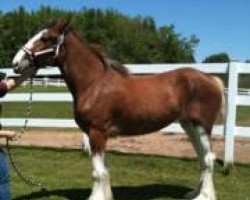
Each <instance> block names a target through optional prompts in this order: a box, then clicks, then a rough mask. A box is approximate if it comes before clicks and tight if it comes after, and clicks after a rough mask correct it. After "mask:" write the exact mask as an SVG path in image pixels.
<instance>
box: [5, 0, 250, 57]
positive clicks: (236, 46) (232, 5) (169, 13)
mask: <svg viewBox="0 0 250 200" xmlns="http://www.w3.org/2000/svg"><path fill="white" fill-rule="evenodd" d="M20 5H22V6H24V7H25V9H26V10H28V11H31V10H36V9H39V7H40V6H41V5H50V6H51V7H54V8H60V9H65V10H75V11H78V10H81V9H82V8H101V9H110V8H112V9H115V10H117V11H119V12H121V13H123V14H125V15H128V16H131V17H133V16H137V15H141V16H151V17H153V18H154V19H155V22H156V24H157V26H158V27H160V26H163V25H170V24H173V25H174V26H175V30H176V31H177V32H178V33H180V34H181V35H182V36H185V37H189V36H190V35H192V34H195V35H196V36H197V38H199V40H200V43H199V44H198V46H197V48H196V52H195V57H196V60H197V62H201V61H202V60H204V59H205V58H206V57H207V56H209V55H211V54H217V53H221V52H225V53H228V54H229V56H230V58H231V59H232V60H234V61H245V60H247V59H250V0H172V1H171V0H0V10H1V11H3V12H8V11H11V10H13V9H16V8H17V7H18V6H20Z"/></svg>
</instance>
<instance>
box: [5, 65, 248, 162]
mask: <svg viewBox="0 0 250 200" xmlns="http://www.w3.org/2000/svg"><path fill="white" fill-rule="evenodd" d="M126 66H127V67H128V68H129V70H130V71H131V72H132V73H134V74H156V73H161V72H166V71H170V70H173V69H177V68H182V67H192V68H195V69H198V70H201V71H204V72H206V73H216V74H226V75H227V76H228V80H229V84H228V92H227V94H228V95H227V102H228V104H227V108H226V109H227V115H226V120H225V126H219V125H218V126H215V127H214V129H213V131H212V132H213V134H218V135H223V134H225V158H224V159H225V162H226V163H228V164H230V163H233V159H234V139H235V136H242V137H250V127H236V124H235V123H236V108H237V106H238V105H242V106H250V96H248V95H244V94H242V93H240V94H239V95H238V93H237V91H238V77H239V74H250V64H245V63H230V64H135V65H134V64H131V65H126ZM1 71H5V72H6V73H7V74H8V76H15V74H13V72H12V69H4V70H1ZM38 75H40V76H50V75H60V72H59V70H58V69H57V68H47V69H41V70H40V71H39V73H38ZM246 94H247V93H246ZM28 98H29V94H28V93H19V94H8V95H6V97H5V98H4V99H1V100H0V101H2V102H25V101H28ZM33 101H34V102H71V101H72V97H71V95H70V94H69V93H34V94H33ZM24 120H25V119H19V118H4V119H1V122H2V124H3V126H10V127H20V126H22V125H23V124H24ZM28 126H29V127H57V128H58V127H59V128H60V127H61V128H65V127H66V128H68V127H70V128H73V127H77V125H76V124H75V122H74V120H73V119H34V118H32V119H29V122H28ZM164 131H171V132H183V130H182V129H181V127H180V126H179V125H178V124H172V125H170V126H168V127H166V128H164Z"/></svg>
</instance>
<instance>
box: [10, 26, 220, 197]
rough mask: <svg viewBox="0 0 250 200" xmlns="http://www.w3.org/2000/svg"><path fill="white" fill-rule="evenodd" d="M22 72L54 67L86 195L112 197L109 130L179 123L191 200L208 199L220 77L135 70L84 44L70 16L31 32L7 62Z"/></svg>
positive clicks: (127, 130)
mask: <svg viewBox="0 0 250 200" xmlns="http://www.w3.org/2000/svg"><path fill="white" fill-rule="evenodd" d="M12 64H13V67H14V71H15V72H16V73H19V74H22V73H23V72H25V70H27V69H30V68H33V69H34V71H37V69H39V68H41V67H45V66H57V67H58V68H59V70H60V72H61V74H62V76H63V77H64V79H65V82H66V84H67V86H68V88H69V91H70V92H71V94H72V96H73V108H74V109H73V110H74V117H75V121H76V123H77V124H78V126H79V128H80V129H81V130H82V131H83V138H84V142H85V144H86V147H87V148H89V149H88V150H89V152H90V157H91V160H92V166H93V188H92V192H91V194H90V197H89V200H111V199H113V195H112V190H111V185H110V173H109V170H108V168H107V166H106V164H105V148H106V144H107V140H108V138H109V137H110V136H112V135H117V134H120V135H137V134H146V133H150V132H155V131H158V130H160V129H162V128H163V127H166V126H167V125H169V124H171V123H172V122H174V121H178V122H179V123H180V125H181V126H182V127H183V129H184V131H185V132H186V133H187V135H188V136H189V138H190V141H191V142H192V144H193V147H194V149H195V151H196V153H197V156H198V158H199V163H200V182H199V186H198V187H197V189H195V190H194V191H192V192H190V194H189V196H190V197H189V198H191V199H194V200H215V199H216V193H215V189H214V180H213V169H214V161H215V154H214V153H213V151H212V146H211V130H212V127H213V125H214V123H215V122H216V119H217V117H218V116H219V115H220V113H221V111H222V108H223V102H224V95H223V94H224V87H223V83H222V81H221V80H220V79H219V78H218V77H215V76H212V75H208V74H205V73H203V72H201V71H198V70H195V69H192V68H185V67H183V68H181V69H177V70H173V71H170V72H166V73H160V74H156V75H134V74H131V73H129V71H128V70H127V69H126V68H125V67H124V66H123V65H122V64H120V63H119V62H118V61H115V60H112V59H110V58H109V57H108V56H107V55H105V54H104V53H103V52H101V51H99V50H98V49H97V48H94V47H93V46H92V45H90V44H89V43H88V42H87V41H86V39H85V37H84V36H83V35H82V34H80V33H79V32H77V31H76V30H74V28H72V26H71V25H70V22H69V21H58V22H56V23H54V24H52V25H50V26H47V27H46V28H44V29H43V30H40V31H38V32H37V34H35V35H34V36H33V37H31V38H30V39H29V40H28V42H27V43H26V44H24V45H23V46H22V48H20V49H19V50H18V51H17V53H16V55H15V56H14V58H13V61H12Z"/></svg>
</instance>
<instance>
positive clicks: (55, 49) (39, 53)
mask: <svg viewBox="0 0 250 200" xmlns="http://www.w3.org/2000/svg"><path fill="white" fill-rule="evenodd" d="M64 38H65V33H62V34H61V35H59V37H58V39H57V44H56V45H53V46H52V47H51V48H47V49H43V50H40V51H37V52H33V51H31V50H30V49H29V48H27V47H26V46H22V47H21V49H22V50H23V51H24V52H25V53H26V54H27V55H28V59H29V61H32V62H33V63H35V66H36V67H38V66H39V65H38V63H37V58H38V57H40V56H43V55H46V54H49V53H54V59H56V58H57V57H58V56H59V53H60V49H61V46H62V45H63V43H64Z"/></svg>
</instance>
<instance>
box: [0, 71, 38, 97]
mask: <svg viewBox="0 0 250 200" xmlns="http://www.w3.org/2000/svg"><path fill="white" fill-rule="evenodd" d="M34 73H35V72H34V70H27V71H26V72H24V73H23V74H22V75H21V76H18V77H14V78H10V79H7V80H3V81H2V83H4V84H5V85H6V87H7V92H8V91H10V90H12V89H14V88H15V87H17V86H18V85H20V84H21V83H22V82H23V81H25V80H26V79H27V78H29V77H31V76H33V74H34ZM0 90H1V88H0Z"/></svg>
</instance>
